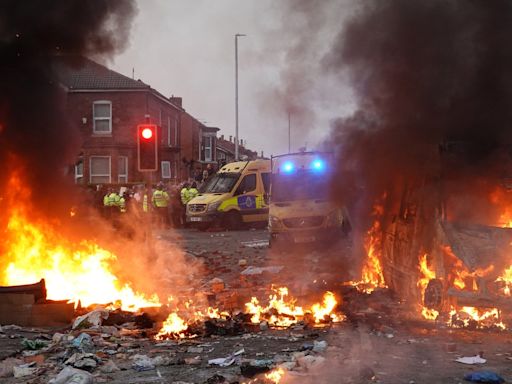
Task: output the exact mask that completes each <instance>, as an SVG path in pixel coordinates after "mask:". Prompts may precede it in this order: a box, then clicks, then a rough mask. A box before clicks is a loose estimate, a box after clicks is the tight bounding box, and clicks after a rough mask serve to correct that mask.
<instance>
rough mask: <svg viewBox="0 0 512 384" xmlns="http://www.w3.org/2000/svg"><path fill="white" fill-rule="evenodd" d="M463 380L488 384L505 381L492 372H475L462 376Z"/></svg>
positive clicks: (499, 383) (498, 383) (497, 383)
mask: <svg viewBox="0 0 512 384" xmlns="http://www.w3.org/2000/svg"><path fill="white" fill-rule="evenodd" d="M464 380H467V381H472V382H474V383H490V384H501V383H504V382H505V380H504V379H503V378H502V377H501V376H499V375H497V374H496V373H494V372H492V371H477V372H471V373H468V374H466V375H464Z"/></svg>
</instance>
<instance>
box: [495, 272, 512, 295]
mask: <svg viewBox="0 0 512 384" xmlns="http://www.w3.org/2000/svg"><path fill="white" fill-rule="evenodd" d="M495 281H497V282H502V284H503V287H502V288H501V289H500V290H501V292H502V293H503V294H504V295H506V296H510V288H511V286H512V265H511V266H510V267H508V268H507V269H505V271H503V274H502V275H501V276H500V277H498V278H497V279H496V280H495Z"/></svg>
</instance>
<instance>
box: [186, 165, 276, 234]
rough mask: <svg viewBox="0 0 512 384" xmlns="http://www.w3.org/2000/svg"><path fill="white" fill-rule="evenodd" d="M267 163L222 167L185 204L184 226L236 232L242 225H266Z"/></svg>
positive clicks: (268, 184) (268, 183) (268, 176)
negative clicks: (215, 226) (218, 227)
mask: <svg viewBox="0 0 512 384" xmlns="http://www.w3.org/2000/svg"><path fill="white" fill-rule="evenodd" d="M269 188H270V160H253V161H237V162H234V163H229V164H226V165H224V166H223V167H222V168H221V169H220V170H219V171H218V172H217V173H216V174H215V175H214V176H213V177H211V178H210V179H209V180H208V181H207V182H206V184H205V185H204V186H202V187H201V189H200V191H199V192H200V193H199V195H198V196H196V197H195V198H193V199H192V200H190V201H189V202H188V203H187V223H190V224H191V225H192V226H195V227H197V228H199V229H203V230H204V229H207V228H208V227H209V226H211V225H212V224H220V225H222V226H224V227H226V228H228V229H239V228H240V227H241V226H242V224H244V223H253V224H263V225H264V224H266V223H267V222H268V204H267V202H266V196H268V192H269Z"/></svg>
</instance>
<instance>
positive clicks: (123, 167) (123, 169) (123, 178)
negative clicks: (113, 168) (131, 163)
mask: <svg viewBox="0 0 512 384" xmlns="http://www.w3.org/2000/svg"><path fill="white" fill-rule="evenodd" d="M117 182H118V183H120V184H126V183H127V182H128V157H126V156H119V157H118V158H117Z"/></svg>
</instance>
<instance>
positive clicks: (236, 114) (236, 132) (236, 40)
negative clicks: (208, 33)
mask: <svg viewBox="0 0 512 384" xmlns="http://www.w3.org/2000/svg"><path fill="white" fill-rule="evenodd" d="M242 36H245V35H244V34H241V33H237V34H236V35H235V161H238V38H239V37H242Z"/></svg>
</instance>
